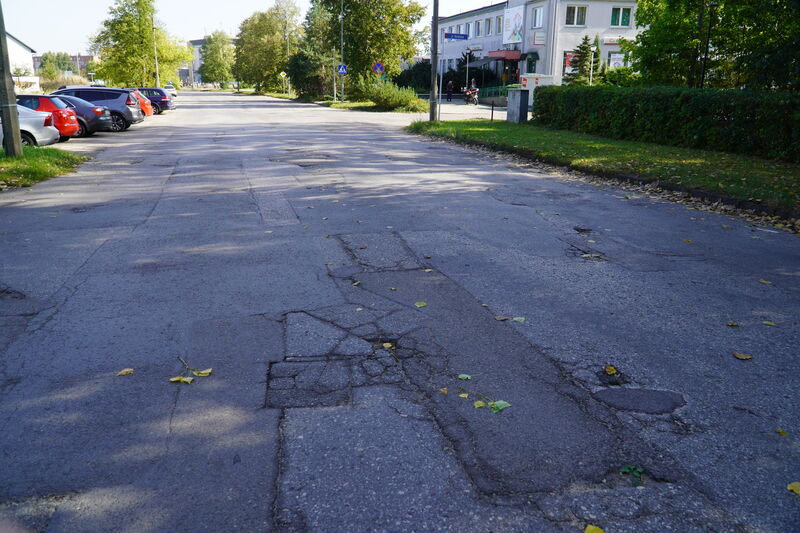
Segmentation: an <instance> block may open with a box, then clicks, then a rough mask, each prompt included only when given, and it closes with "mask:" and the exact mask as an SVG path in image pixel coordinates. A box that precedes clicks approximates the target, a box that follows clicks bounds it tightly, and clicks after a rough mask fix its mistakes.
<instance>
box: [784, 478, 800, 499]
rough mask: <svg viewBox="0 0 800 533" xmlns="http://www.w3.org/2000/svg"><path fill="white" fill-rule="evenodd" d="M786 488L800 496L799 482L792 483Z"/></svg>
mask: <svg viewBox="0 0 800 533" xmlns="http://www.w3.org/2000/svg"><path fill="white" fill-rule="evenodd" d="M786 488H787V489H789V490H790V491H792V492H794V493H795V494H797V495H798V496H800V481H792V482H791V483H789V484H788V485H786Z"/></svg>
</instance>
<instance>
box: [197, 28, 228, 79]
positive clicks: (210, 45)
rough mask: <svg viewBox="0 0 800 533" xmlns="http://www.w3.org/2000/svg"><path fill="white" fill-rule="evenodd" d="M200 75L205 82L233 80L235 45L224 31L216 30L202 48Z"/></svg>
mask: <svg viewBox="0 0 800 533" xmlns="http://www.w3.org/2000/svg"><path fill="white" fill-rule="evenodd" d="M200 57H201V59H202V64H201V65H200V77H202V78H203V81H204V82H216V83H222V82H226V81H231V80H233V72H232V68H233V60H234V46H233V44H232V43H231V38H230V37H228V36H227V35H226V34H225V32H223V31H215V32H214V33H212V34H211V35H209V36H208V37H206V42H205V43H203V46H202V48H201V49H200Z"/></svg>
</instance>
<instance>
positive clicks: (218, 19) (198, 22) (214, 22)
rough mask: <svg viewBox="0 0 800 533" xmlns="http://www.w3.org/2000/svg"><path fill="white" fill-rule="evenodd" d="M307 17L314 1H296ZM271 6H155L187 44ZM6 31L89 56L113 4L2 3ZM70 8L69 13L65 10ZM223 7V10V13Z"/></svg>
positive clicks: (93, 0)
mask: <svg viewBox="0 0 800 533" xmlns="http://www.w3.org/2000/svg"><path fill="white" fill-rule="evenodd" d="M295 1H296V2H297V4H298V5H299V6H300V9H301V10H302V12H303V13H304V14H305V11H306V9H308V5H309V0H295ZM418 1H419V2H420V3H421V4H422V5H425V6H426V7H427V8H428V14H427V16H426V18H425V19H424V20H423V21H422V23H421V26H424V25H426V24H429V23H430V18H431V14H432V9H433V7H432V6H433V0H418ZM497 1H498V0H439V15H440V16H449V15H455V14H458V13H462V12H464V11H469V10H471V9H476V8H479V7H483V6H487V5H491V4H494V3H497ZM272 3H273V2H272V0H224V1H223V2H220V1H219V0H156V8H157V9H158V19H159V20H160V21H161V22H162V23H164V24H165V25H166V27H167V30H168V31H169V32H170V34H172V35H173V36H175V37H179V38H181V39H184V40H187V41H188V40H190V39H202V38H203V36H205V35H207V34H209V33H211V32H213V31H216V30H223V31H225V32H226V33H228V34H229V35H232V36H233V35H236V33H237V31H238V28H239V24H240V23H241V22H242V21H243V20H244V19H246V18H247V17H249V16H250V15H252V14H253V12H255V11H264V10H266V9H268V8H269V7H270V6H271V5H272ZM0 4H1V5H2V7H3V15H4V16H5V24H6V31H7V32H8V33H10V34H11V35H13V36H14V37H16V38H17V39H19V40H21V41H22V42H24V43H25V44H27V45H28V46H30V47H31V48H33V49H34V50H36V52H37V53H38V54H42V53H44V52H48V51H50V52H67V53H69V54H76V53H78V52H80V53H85V52H86V50H87V48H88V43H89V38H90V37H91V36H92V35H93V34H94V33H95V32H96V31H97V29H98V28H99V27H100V23H101V22H102V21H103V20H104V19H105V18H106V17H107V15H108V8H109V7H110V6H111V5H113V4H114V1H113V0H70V1H69V2H65V1H64V0H37V1H35V2H31V0H0ZM66 6H69V8H70V9H69V10H67V9H66ZM221 6H224V8H223V7H221Z"/></svg>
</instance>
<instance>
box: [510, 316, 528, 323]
mask: <svg viewBox="0 0 800 533" xmlns="http://www.w3.org/2000/svg"><path fill="white" fill-rule="evenodd" d="M511 320H513V321H514V322H525V317H524V316H515V317H514V318H512V319H511Z"/></svg>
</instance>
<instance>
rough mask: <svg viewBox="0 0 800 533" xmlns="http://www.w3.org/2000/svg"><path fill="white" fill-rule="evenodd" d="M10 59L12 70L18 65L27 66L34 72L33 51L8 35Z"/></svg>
mask: <svg viewBox="0 0 800 533" xmlns="http://www.w3.org/2000/svg"><path fill="white" fill-rule="evenodd" d="M6 41H8V60H9V63H10V64H11V72H14V69H15V68H16V67H23V68H27V69H28V70H29V71H30V73H31V74H33V53H32V52H31V51H30V49H29V48H26V47H24V46H21V45H20V44H19V43H18V42H17V41H16V40H15V39H13V38H11V37H8V38H7V39H6Z"/></svg>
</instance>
